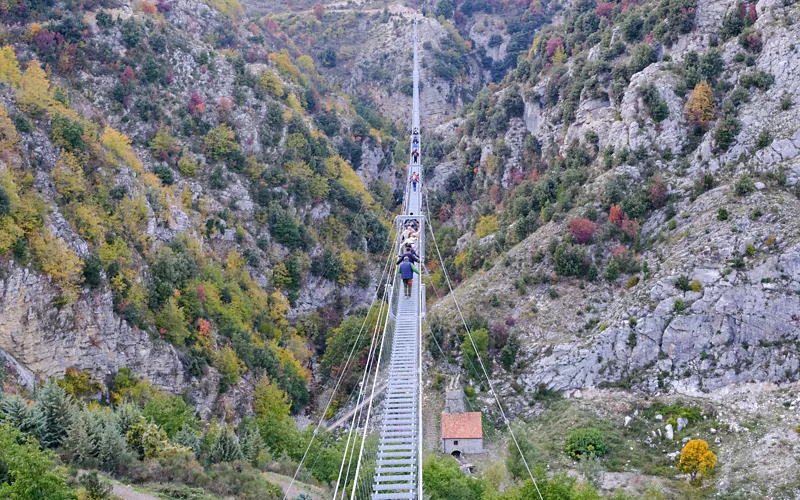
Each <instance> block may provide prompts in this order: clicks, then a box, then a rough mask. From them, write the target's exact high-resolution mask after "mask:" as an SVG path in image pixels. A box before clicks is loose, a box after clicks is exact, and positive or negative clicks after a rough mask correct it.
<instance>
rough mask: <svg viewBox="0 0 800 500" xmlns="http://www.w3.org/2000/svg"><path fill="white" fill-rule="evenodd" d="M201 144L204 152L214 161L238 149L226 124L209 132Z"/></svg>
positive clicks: (231, 131)
mask: <svg viewBox="0 0 800 500" xmlns="http://www.w3.org/2000/svg"><path fill="white" fill-rule="evenodd" d="M203 143H204V144H205V147H206V151H207V152H208V154H209V155H210V156H211V158H212V159H214V160H220V159H222V158H225V157H227V156H228V155H229V154H231V153H233V152H234V151H237V150H238V149H239V143H238V142H236V134H234V132H233V130H232V129H231V128H230V127H229V126H228V124H226V123H223V124H221V125H219V126H217V127H214V128H212V129H211V130H209V131H208V134H207V135H206V137H205V139H204V141H203Z"/></svg>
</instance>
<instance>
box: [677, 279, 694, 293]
mask: <svg viewBox="0 0 800 500" xmlns="http://www.w3.org/2000/svg"><path fill="white" fill-rule="evenodd" d="M674 285H675V288H677V289H678V290H680V291H681V292H688V291H689V290H690V289H691V285H690V284H689V278H687V277H686V276H678V277H677V278H676V279H675V283H674Z"/></svg>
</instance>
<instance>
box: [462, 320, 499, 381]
mask: <svg viewBox="0 0 800 500" xmlns="http://www.w3.org/2000/svg"><path fill="white" fill-rule="evenodd" d="M473 341H474V342H475V345H474V346H473V345H472V343H473ZM476 348H477V351H478V352H477V353H476V352H475V350H476ZM488 352H489V330H487V329H486V328H478V329H475V330H473V331H472V340H470V337H469V335H465V336H464V341H463V342H462V343H461V355H462V356H463V357H464V368H466V370H467V371H468V372H469V373H470V375H472V377H474V378H475V379H477V380H482V379H483V370H482V369H481V362H480V360H479V359H478V356H480V359H481V360H483V365H484V367H485V368H486V371H487V372H489V373H491V368H492V365H491V361H490V360H489V357H488Z"/></svg>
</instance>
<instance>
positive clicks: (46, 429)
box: [32, 379, 73, 448]
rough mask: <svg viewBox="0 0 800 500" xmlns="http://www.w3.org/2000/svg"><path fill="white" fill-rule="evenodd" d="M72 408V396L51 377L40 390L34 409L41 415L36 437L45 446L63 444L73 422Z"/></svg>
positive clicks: (51, 446)
mask: <svg viewBox="0 0 800 500" xmlns="http://www.w3.org/2000/svg"><path fill="white" fill-rule="evenodd" d="M72 408H73V406H72V398H71V397H70V395H69V394H67V391H66V390H64V388H63V387H61V386H60V385H58V383H57V382H56V381H55V380H54V379H50V380H49V381H48V382H47V383H46V384H45V385H44V386H43V387H42V388H41V389H40V390H39V394H38V395H37V398H36V404H34V406H33V410H32V411H33V413H34V414H37V415H39V416H40V417H41V424H40V425H39V426H38V429H36V437H38V438H39V442H40V443H41V444H42V447H43V448H57V447H59V446H61V443H62V442H63V441H64V439H65V438H66V437H67V431H68V429H69V426H70V424H71V422H70V415H71V413H72Z"/></svg>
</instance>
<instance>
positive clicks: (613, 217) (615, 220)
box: [608, 203, 624, 224]
mask: <svg viewBox="0 0 800 500" xmlns="http://www.w3.org/2000/svg"><path fill="white" fill-rule="evenodd" d="M623 215H624V212H623V211H622V208H620V206H619V205H615V204H613V203H612V204H611V209H609V211H608V220H609V222H611V223H612V224H619V223H621V222H622V216H623Z"/></svg>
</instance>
